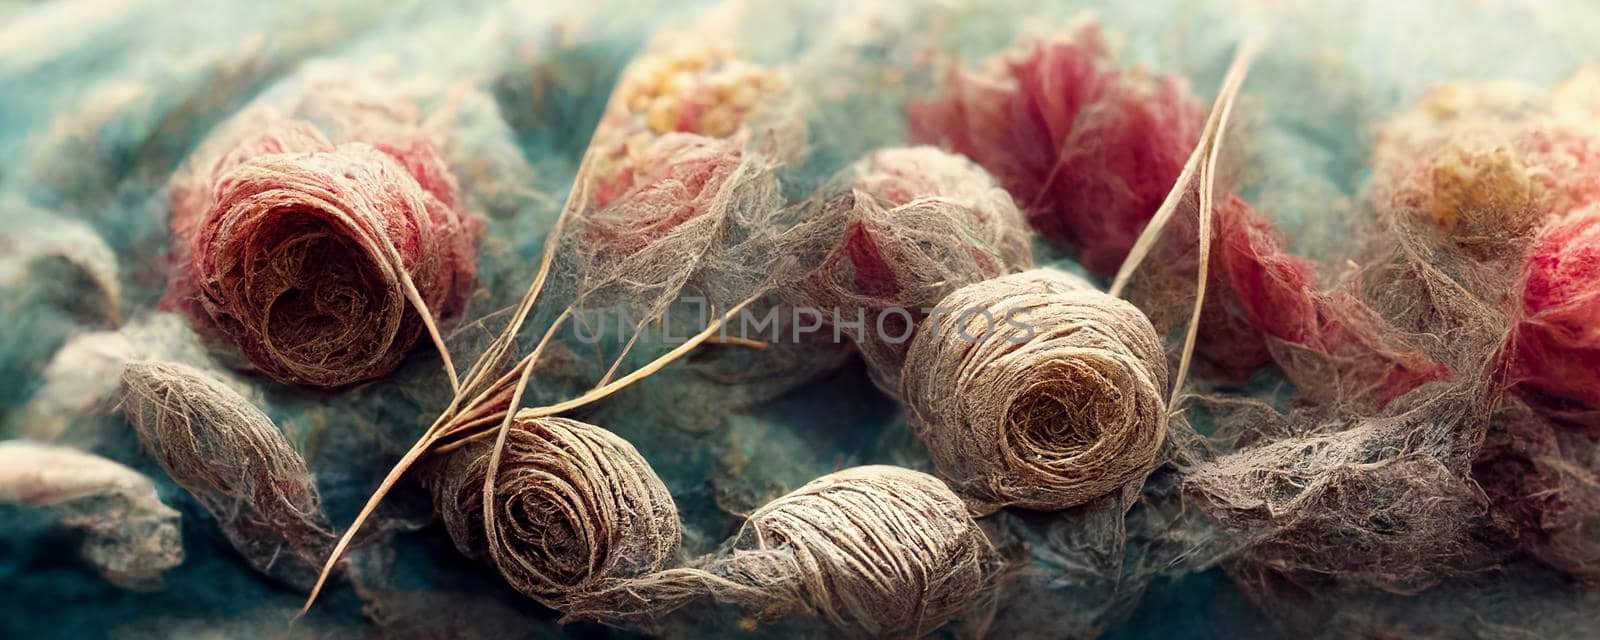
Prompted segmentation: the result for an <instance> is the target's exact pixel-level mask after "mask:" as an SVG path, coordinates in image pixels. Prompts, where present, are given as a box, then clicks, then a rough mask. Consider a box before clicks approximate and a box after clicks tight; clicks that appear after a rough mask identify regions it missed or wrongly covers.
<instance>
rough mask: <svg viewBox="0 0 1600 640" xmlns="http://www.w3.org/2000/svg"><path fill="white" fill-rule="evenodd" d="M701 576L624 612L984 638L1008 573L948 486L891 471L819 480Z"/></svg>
mask: <svg viewBox="0 0 1600 640" xmlns="http://www.w3.org/2000/svg"><path fill="white" fill-rule="evenodd" d="M695 564H696V565H697V566H695V567H693V568H683V569H673V570H669V571H666V572H662V573H659V574H656V575H653V576H649V577H647V578H646V579H643V580H640V581H637V582H635V583H634V584H633V585H632V586H631V587H630V588H629V589H628V592H627V593H626V594H619V595H624V596H626V597H625V598H621V599H620V601H624V602H626V603H627V604H626V605H624V606H622V607H619V608H620V609H627V610H630V611H633V612H635V615H639V616H642V617H644V618H646V619H651V618H654V617H655V616H658V615H662V614H664V613H666V612H670V611H672V610H673V609H677V608H679V607H682V606H684V605H685V604H688V603H689V602H691V601H696V600H703V599H706V598H709V599H711V600H712V601H715V602H717V603H722V604H729V605H734V606H736V607H738V609H739V610H740V612H741V613H742V614H747V615H752V616H754V619H755V620H757V621H763V622H770V621H776V620H778V619H781V618H784V617H787V616H793V615H802V616H817V617H820V618H822V619H824V620H826V621H828V622H829V623H830V624H832V625H833V626H834V627H835V628H836V629H837V630H838V631H839V632H840V633H841V634H842V635H845V636H849V637H894V638H921V637H924V636H927V635H929V634H931V633H933V632H934V631H936V630H938V629H940V628H942V627H945V626H946V625H948V624H951V623H952V622H957V621H959V622H960V623H961V624H962V625H963V628H964V630H966V631H967V632H968V633H967V634H965V635H971V636H974V637H977V636H981V635H982V633H983V630H984V628H985V627H987V625H988V623H989V620H990V619H991V618H992V616H993V612H994V606H995V597H996V592H995V589H996V584H997V582H996V581H997V579H998V576H999V574H1000V572H1001V571H1002V569H1003V566H1002V561H1001V559H1000V555H999V553H998V551H996V549H995V547H994V545H993V543H991V542H990V541H989V539H988V537H986V536H985V534H984V532H983V530H982V529H980V528H979V527H978V524H977V522H975V521H974V520H973V519H972V516H971V515H969V514H968V513H967V511H966V509H965V507H964V506H963V505H962V503H961V499H960V498H958V497H957V496H956V495H955V494H954V493H952V492H951V491H950V489H949V487H947V486H945V484H944V482H943V481H941V480H939V479H938V478H935V477H933V476H930V475H928V474H925V473H921V472H917V471H912V470H909V469H903V468H900V467H891V466H864V467H854V468H850V469H845V470H843V471H839V472H835V473H832V474H829V475H826V476H823V477H821V478H817V479H816V480H813V481H811V482H809V483H807V484H806V485H805V486H802V487H800V488H799V489H797V490H795V491H794V492H792V493H789V494H787V495H785V496H783V497H780V498H778V499H776V500H773V501H772V502H770V503H767V505H766V506H763V507H761V508H760V509H758V510H756V512H755V513H752V514H750V518H749V519H748V520H747V521H746V522H745V524H744V526H743V527H741V528H740V530H739V533H738V535H737V536H736V537H735V538H734V539H733V540H732V541H731V543H730V544H729V548H728V549H727V550H725V551H724V552H722V553H720V554H718V555H715V556H711V557H709V558H705V559H702V560H700V561H698V562H696V563H695Z"/></svg>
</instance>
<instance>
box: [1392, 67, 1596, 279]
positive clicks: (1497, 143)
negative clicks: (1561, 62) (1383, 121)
mask: <svg viewBox="0 0 1600 640" xmlns="http://www.w3.org/2000/svg"><path fill="white" fill-rule="evenodd" d="M1597 86H1600V69H1596V68H1586V69H1584V70H1583V71H1580V72H1579V73H1577V74H1575V75H1574V76H1573V77H1572V78H1570V79H1568V80H1567V81H1566V82H1564V83H1562V84H1561V85H1559V86H1557V87H1556V88H1555V89H1554V90H1552V91H1550V92H1549V93H1544V92H1540V91H1535V90H1533V89H1530V88H1527V87H1522V86H1519V85H1515V84H1508V83H1488V84H1466V83H1449V84H1442V85H1439V86H1437V87H1434V88H1433V89H1431V90H1430V91H1429V92H1428V93H1427V95H1425V96H1423V98H1422V99H1421V100H1419V101H1418V102H1417V104H1416V105H1415V106H1413V107H1412V108H1411V109H1410V110H1408V111H1406V112H1404V113H1401V114H1400V115H1398V116H1396V117H1395V118H1394V119H1393V120H1391V121H1390V122H1389V123H1388V124H1387V125H1385V126H1384V127H1383V128H1382V129H1381V130H1380V131H1379V134H1378V144H1377V147H1376V148H1375V149H1374V151H1373V169H1374V174H1375V182H1376V185H1375V190H1374V196H1375V197H1374V201H1375V204H1376V206H1377V208H1378V209H1379V211H1380V212H1381V213H1384V214H1385V215H1387V216H1388V217H1389V218H1390V219H1391V220H1393V221H1395V222H1396V223H1399V224H1402V225H1405V226H1408V227H1414V228H1422V229H1424V230H1427V231H1430V232H1432V233H1433V234H1435V235H1437V236H1439V237H1442V238H1445V239H1447V240H1449V241H1451V242H1454V243H1456V244H1457V245H1459V246H1461V247H1463V248H1465V249H1467V250H1469V251H1471V252H1472V253H1473V254H1474V255H1477V256H1479V257H1495V256H1503V255H1507V254H1509V253H1514V252H1515V250H1516V249H1517V247H1516V246H1515V244H1514V242H1513V241H1518V240H1525V239H1526V238H1527V237H1528V236H1530V235H1531V234H1532V233H1533V231H1534V230H1535V229H1537V228H1538V226H1539V225H1540V224H1541V223H1542V222H1543V221H1544V220H1547V219H1549V218H1552V217H1560V216H1564V215H1567V214H1568V213H1570V212H1572V211H1574V210H1576V209H1578V208H1580V207H1582V206H1584V205H1587V204H1589V203H1593V202H1595V201H1597V200H1600V180H1596V179H1595V177H1594V176H1595V174H1596V172H1597V171H1600V136H1597V135H1596V134H1595V133H1594V131H1595V127H1594V125H1595V122H1597V116H1600V113H1597V111H1596V109H1595V107H1594V105H1593V95H1594V92H1595V90H1596V87H1597Z"/></svg>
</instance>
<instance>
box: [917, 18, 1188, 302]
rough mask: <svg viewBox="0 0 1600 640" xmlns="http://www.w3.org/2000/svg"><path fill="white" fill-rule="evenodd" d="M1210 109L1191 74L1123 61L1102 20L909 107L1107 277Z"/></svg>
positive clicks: (1003, 59) (934, 139) (995, 63)
mask: <svg viewBox="0 0 1600 640" xmlns="http://www.w3.org/2000/svg"><path fill="white" fill-rule="evenodd" d="M1203 114H1204V111H1203V110H1202V108H1201V105H1200V103H1199V102H1198V101H1197V100H1196V99H1195V98H1194V96H1193V95H1192V94H1191V93H1190V90H1189V87H1188V84H1187V83H1186V82H1185V81H1184V80H1183V79H1181V78H1178V77H1174V76H1155V75H1147V74H1144V73H1140V72H1131V73H1125V72H1123V71H1122V70H1121V69H1120V68H1118V67H1117V65H1116V62H1115V60H1113V59H1112V58H1111V55H1110V53H1109V51H1108V49H1107V47H1106V44H1105V39H1104V37H1103V36H1102V35H1101V32H1100V26H1099V24H1098V23H1096V22H1095V21H1093V20H1080V21H1078V22H1077V24H1076V25H1074V26H1073V27H1072V28H1071V30H1070V32H1069V33H1068V34H1066V35H1064V36H1062V37H1058V38H1056V39H1053V40H1050V41H1047V42H1036V43H1032V44H1030V45H1028V46H1025V47H1022V48H1020V49H1018V50H1016V51H1012V52H1008V53H1006V54H1002V55H1001V56H997V57H996V58H994V59H991V60H990V61H989V62H988V64H987V66H986V67H985V68H984V69H983V70H982V71H978V72H969V71H961V70H953V71H952V72H951V74H950V76H949V78H948V79H947V80H946V86H945V89H944V93H943V95H941V96H939V97H937V98H935V99H932V100H927V101H922V102H916V103H913V104H912V105H911V106H910V107H909V108H908V119H909V122H910V128H911V138H912V139H913V140H915V141H917V142H921V143H930V144H942V145H945V146H947V147H949V148H951V149H953V150H955V151H956V152H959V153H961V154H964V155H966V156H968V157H970V158H972V159H973V160H975V161H977V163H978V164H980V165H983V167H984V168H986V169H988V170H989V172H990V173H993V174H994V175H995V177H996V178H997V179H998V180H999V181H1000V184H1001V185H1003V186H1004V187H1005V188H1006V190H1007V191H1010V192H1011V195H1012V196H1014V197H1016V199H1017V203H1018V204H1019V205H1020V206H1021V207H1022V210H1023V212H1024V213H1026V214H1027V218H1028V223H1029V224H1031V225H1032V226H1033V228H1034V229H1037V230H1038V231H1039V232H1040V233H1041V234H1044V236H1045V237H1046V238H1049V239H1050V240H1051V241H1053V242H1056V243H1060V244H1062V245H1064V246H1066V247H1070V248H1074V249H1076V250H1077V251H1079V252H1080V253H1079V262H1081V263H1082V264H1083V265H1084V267H1085V268H1087V269H1088V270H1089V271H1091V272H1093V273H1096V274H1099V275H1102V276H1109V275H1111V274H1113V273H1115V272H1116V270H1117V267H1118V266H1120V265H1121V263H1122V259H1123V258H1124V257H1125V256H1127V254H1128V250H1129V249H1131V248H1132V247H1133V243H1134V241H1135V240H1137V239H1138V237H1139V233H1140V232H1141V231H1142V230H1143V229H1144V226H1145V223H1147V222H1149V221H1150V218H1151V217H1152V216H1154V215H1155V213H1156V209H1158V208H1159V207H1160V206H1161V201H1162V200H1163V199H1165V198H1166V196H1167V192H1168V191H1171V190H1172V185H1173V183H1174V182H1176V181H1177V178H1178V175H1179V173H1181V172H1182V170H1183V165H1184V161H1185V160H1186V159H1187V158H1188V156H1189V153H1190V151H1191V150H1193V149H1194V147H1195V142H1196V141H1197V140H1198V139H1199V136H1200V128H1201V123H1202V120H1203V117H1202V116H1203Z"/></svg>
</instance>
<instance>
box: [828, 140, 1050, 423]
mask: <svg viewBox="0 0 1600 640" xmlns="http://www.w3.org/2000/svg"><path fill="white" fill-rule="evenodd" d="M834 182H835V186H834V187H832V188H831V189H828V190H825V192H826V191H831V192H833V193H834V194H835V195H824V196H823V197H822V198H821V199H820V201H819V202H817V203H816V204H817V206H819V207H820V211H819V212H818V214H817V216H816V217H815V218H814V219H813V222H814V223H818V224H825V225H827V226H828V227H829V228H832V229H842V230H843V234H842V235H840V236H838V237H837V239H836V240H835V241H834V245H833V249H832V250H831V251H830V252H829V253H828V255H827V257H826V258H825V259H824V260H823V262H822V263H821V265H820V266H819V267H818V268H817V270H816V271H815V272H814V273H813V274H812V275H811V276H810V277H808V278H807V279H805V280H804V281H803V282H801V283H800V285H799V287H798V291H797V296H798V299H799V300H800V301H802V302H803V303H804V304H806V305H809V306H811V307H814V308H816V309H818V310H819V311H820V313H822V314H823V315H824V316H825V318H826V319H827V320H828V321H837V322H838V323H840V324H842V323H855V326H854V329H853V330H852V331H849V332H847V334H848V335H850V336H851V337H853V338H854V339H855V341H856V343H857V344H858V345H859V346H860V348H861V352H862V354H863V355H864V356H865V358H866V361H867V364H868V366H869V370H870V372H871V374H872V378H873V381H874V382H876V383H877V384H878V386H879V387H881V388H883V389H884V390H886V391H888V392H889V393H891V394H892V393H897V392H898V391H899V387H900V385H899V377H900V368H901V365H902V363H903V362H904V360H905V350H906V348H907V346H908V345H909V344H910V341H911V335H912V332H913V331H914V330H915V328H916V323H917V322H918V321H920V320H921V319H922V317H924V316H925V315H927V313H928V311H929V310H931V309H932V308H933V307H934V306H935V305H936V304H937V303H938V302H939V300H940V299H942V298H943V297H944V296H946V295H948V294H949V293H950V292H952V291H954V290H955V289H956V288H957V287H960V286H963V285H966V284H970V283H974V282H979V281H982V280H987V279H989V278H993V277H996V276H1000V275H1004V274H1007V273H1011V272H1014V271H1017V270H1019V269H1026V268H1028V267H1030V266H1032V265H1033V255H1032V251H1031V249H1030V248H1029V245H1028V235H1029V234H1028V230H1027V227H1026V226H1025V225H1024V224H1023V222H1022V218H1021V216H1020V214H1019V213H1018V212H1017V208H1016V205H1015V204H1013V203H1012V201H1011V196H1009V195H1007V194H1006V192H1005V191H1004V190H1002V189H1000V188H999V187H998V186H996V185H995V183H994V180H993V179H992V178H990V177H989V175H988V174H987V173H985V172H984V170H983V169H982V168H980V167H978V166H977V165H974V164H973V163H972V162H970V161H968V160H966V159H964V158H961V157H960V156H956V155H952V154H949V153H946V152H943V151H940V150H938V149H935V148H933V147H913V148H897V149H885V150H882V151H878V152H875V153H873V154H872V155H870V156H868V157H867V158H865V159H863V160H861V161H860V162H858V163H856V164H855V165H854V166H852V167H851V168H849V169H847V170H846V171H845V172H844V174H843V175H841V176H840V177H838V178H837V179H836V180H835V181H834ZM835 311H837V317H836V318H835V317H834V313H835Z"/></svg>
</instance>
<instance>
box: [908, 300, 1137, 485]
mask: <svg viewBox="0 0 1600 640" xmlns="http://www.w3.org/2000/svg"><path fill="white" fill-rule="evenodd" d="M939 306H940V307H943V308H946V309H949V310H950V311H948V312H947V313H946V314H945V315H943V316H940V317H930V318H928V319H927V320H925V321H924V322H923V323H922V325H921V326H920V327H919V328H918V330H917V337H916V339H915V340H914V341H913V342H912V344H911V349H910V351H909V353H908V354H907V357H906V369H905V375H904V377H903V378H902V387H901V395H902V396H903V397H904V400H905V403H906V413H907V420H908V422H909V423H910V426H911V429H912V430H913V431H914V432H916V434H917V436H918V437H920V438H921V439H922V441H923V442H924V443H926V444H927V445H928V452H929V453H930V454H931V455H932V456H933V461H934V464H935V465H936V466H937V467H938V469H939V473H940V475H942V476H943V477H945V478H946V479H947V480H949V481H950V483H951V485H952V486H953V487H954V488H955V489H956V491H957V492H958V493H960V494H961V495H962V496H963V497H964V498H966V499H967V501H968V502H969V504H971V505H972V507H973V510H974V511H976V512H979V513H987V512H989V511H993V510H995V509H997V508H1000V507H1006V506H1018V507H1025V508H1029V509H1040V510H1060V509H1065V508H1067V507H1071V506H1075V505H1079V504H1083V503H1085V502H1088V501H1089V500H1092V499H1094V498H1097V497H1100V496H1102V495H1105V494H1108V493H1111V492H1113V491H1117V490H1119V489H1122V488H1124V487H1126V486H1128V485H1130V484H1136V483H1140V482H1142V481H1143V480H1144V477H1145V475H1146V474H1148V473H1149V471H1150V468H1151V466H1152V465H1153V464H1154V462H1155V456H1156V451H1157V449H1159V448H1160V446H1161V442H1162V439H1163V437H1164V435H1165V433H1166V415H1165V413H1166V402H1165V401H1164V400H1163V397H1164V394H1165V392H1166V388H1167V363H1166V357H1165V355H1164V354H1163V351H1162V344H1161V340H1160V339H1159V338H1157V337H1156V333H1155V329H1154V328H1152V327H1151V326H1150V321H1149V320H1148V319H1147V318H1145V316H1144V314H1143V313H1141V312H1140V311H1139V310H1138V309H1137V308H1135V307H1134V306H1133V305H1131V304H1128V303H1127V302H1125V301H1122V300H1119V299H1117V298H1113V297H1111V296H1108V295H1106V294H1104V293H1101V292H1100V291H1097V290H1095V289H1094V288H1093V287H1092V286H1090V285H1089V284H1088V283H1086V282H1083V281H1082V280H1081V279H1079V278H1077V277H1075V276H1071V275H1069V274H1066V273H1064V272H1060V271H1056V270H1053V269H1037V270H1033V271H1025V272H1022V273H1018V274H1013V275H1009V276H1004V277H1001V278H996V279H993V280H988V281H985V282H979V283H977V284H972V285H968V286H966V287H963V288H961V289H958V290H956V292H955V293H953V294H951V295H950V296H949V297H946V298H945V299H944V300H943V301H941V302H940V303H939Z"/></svg>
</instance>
